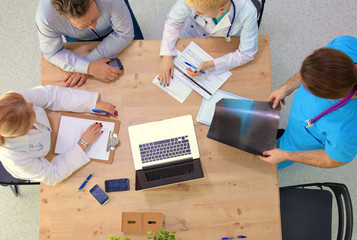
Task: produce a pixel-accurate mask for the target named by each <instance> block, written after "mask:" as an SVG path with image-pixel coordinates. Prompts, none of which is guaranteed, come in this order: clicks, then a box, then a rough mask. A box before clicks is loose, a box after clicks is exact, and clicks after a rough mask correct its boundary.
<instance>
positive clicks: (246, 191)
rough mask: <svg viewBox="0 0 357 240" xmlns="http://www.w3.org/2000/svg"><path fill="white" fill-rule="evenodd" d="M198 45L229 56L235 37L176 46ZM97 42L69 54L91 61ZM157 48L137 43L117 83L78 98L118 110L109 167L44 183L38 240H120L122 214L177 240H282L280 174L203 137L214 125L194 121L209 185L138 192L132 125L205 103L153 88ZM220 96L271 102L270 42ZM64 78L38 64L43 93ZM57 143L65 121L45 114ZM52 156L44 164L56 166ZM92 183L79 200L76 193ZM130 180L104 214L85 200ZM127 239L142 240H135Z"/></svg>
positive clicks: (92, 86) (264, 41) (156, 43)
mask: <svg viewBox="0 0 357 240" xmlns="http://www.w3.org/2000/svg"><path fill="white" fill-rule="evenodd" d="M192 40H193V41H194V42H196V43H197V44H198V45H199V46H200V47H201V48H203V49H204V50H205V51H206V52H208V53H209V54H210V55H211V56H212V57H218V56H222V55H223V54H225V53H228V52H232V51H234V50H235V49H236V47H237V46H238V43H239V37H234V38H232V42H231V43H227V42H226V41H225V40H224V38H198V39H180V40H179V41H178V43H177V47H178V49H179V50H183V49H184V48H185V47H186V46H187V45H188V44H189V43H190V42H191V41H192ZM96 44H97V43H95V42H92V43H70V44H67V45H66V47H67V48H69V49H71V50H73V51H74V52H77V53H79V54H82V55H84V54H86V52H88V51H89V49H92V48H94V47H95V46H96ZM159 48H160V40H138V41H133V43H132V44H131V45H130V46H128V47H127V48H126V49H125V50H124V51H123V52H122V53H120V55H119V58H120V60H121V62H122V64H123V65H124V68H125V71H124V74H123V75H122V76H120V77H119V79H117V80H116V81H115V82H114V83H111V84H105V83H102V82H100V81H98V80H95V79H88V80H87V82H86V84H85V85H83V86H82V87H81V88H80V89H84V90H89V91H98V92H99V93H100V94H101V100H104V101H108V102H111V103H113V104H115V105H116V107H117V110H118V112H119V115H118V117H117V119H118V120H120V121H121V127H120V131H119V139H120V141H121V146H120V147H119V148H117V149H116V151H115V155H114V161H113V163H112V164H104V163H97V162H90V163H89V164H87V165H86V166H84V167H83V168H81V169H79V170H78V171H76V172H75V173H74V174H72V176H70V177H69V178H68V179H66V180H64V181H63V182H61V183H59V184H57V185H56V186H47V185H44V184H41V193H40V236H39V237H40V239H106V238H107V237H109V235H115V234H120V235H121V236H122V235H123V233H121V214H122V212H161V213H163V214H164V227H165V228H166V229H167V230H169V231H173V230H176V231H177V237H178V238H177V239H179V238H180V239H181V240H190V239H194V240H199V239H205V240H210V239H212V240H218V239H221V238H222V237H231V236H237V235H245V236H247V237H248V239H265V240H267V239H272V240H278V239H281V224H280V202H279V188H278V175H277V167H276V166H275V165H270V164H268V163H265V162H262V161H261V160H260V159H259V158H258V157H257V156H254V155H251V154H248V153H245V152H243V151H240V150H238V149H235V148H232V147H229V146H227V145H224V144H222V143H219V142H216V141H213V140H211V139H208V138H207V137H206V135H207V132H208V126H206V125H203V124H200V123H198V122H196V121H194V125H195V131H196V136H197V141H198V146H199V151H200V156H201V162H202V167H203V171H204V174H205V177H204V178H203V179H199V180H195V181H191V182H184V183H179V184H174V185H170V186H166V187H162V188H157V189H149V190H145V191H135V190H134V189H135V170H134V164H133V159H132V155H131V149H130V143H129V136H128V126H130V125H135V124H140V123H145V122H150V121H156V120H162V119H166V118H171V117H176V116H181V115H186V114H191V115H192V116H193V118H194V119H195V118H196V115H197V112H198V109H199V107H200V104H201V101H202V97H201V96H200V95H199V94H198V93H196V92H195V91H192V93H191V94H190V95H189V97H188V98H187V99H186V101H185V102H184V103H183V104H181V103H179V102H178V101H176V100H175V99H174V98H172V97H171V96H169V95H168V94H166V93H165V92H164V91H162V90H161V89H159V88H158V87H157V86H155V85H154V84H153V83H152V80H153V79H154V77H155V76H156V73H157V70H158V66H159V63H160V57H159V56H158V54H159ZM231 72H232V73H233V75H232V76H231V77H230V78H229V79H228V80H227V82H226V83H225V84H224V85H223V86H222V87H221V89H222V90H225V91H229V92H231V93H234V94H237V95H241V96H243V97H248V98H251V99H254V100H267V98H268V96H269V94H270V93H271V90H272V79H271V67H270V47H269V37H268V36H259V50H258V52H257V54H256V55H255V60H254V61H252V62H250V63H248V64H246V65H244V66H241V67H238V68H235V69H234V70H232V71H231ZM64 75H65V72H64V71H62V70H61V69H59V68H57V67H55V66H54V65H52V64H50V63H49V62H48V61H47V60H45V59H44V58H43V56H42V59H41V82H42V85H48V84H52V85H59V86H62V85H63V83H62V82H61V79H62V77H63V76H64ZM48 115H49V118H50V122H51V125H52V128H53V136H52V140H53V141H54V140H55V139H56V129H57V128H58V121H59V113H56V112H51V111H48ZM52 156H53V154H49V155H48V159H51V157H52ZM91 172H94V176H93V177H92V178H91V180H90V181H89V182H88V184H87V185H86V186H85V187H84V189H83V190H82V191H80V192H77V189H78V187H79V186H80V185H81V183H82V182H83V181H84V179H85V178H86V177H87V176H88V175H89V173H91ZM116 178H129V179H130V187H131V189H130V191H126V192H114V193H108V195H109V197H110V198H111V200H110V201H109V203H108V204H107V205H105V206H101V205H100V204H98V203H97V202H96V200H95V199H94V198H93V197H92V196H91V195H90V194H89V192H88V190H89V188H90V187H91V186H92V185H93V184H96V183H97V184H98V185H99V186H100V187H101V188H102V189H104V181H105V180H106V179H116ZM129 236H130V237H131V238H130V239H131V240H136V239H146V235H140V234H129Z"/></svg>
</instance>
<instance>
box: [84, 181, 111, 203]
mask: <svg viewBox="0 0 357 240" xmlns="http://www.w3.org/2000/svg"><path fill="white" fill-rule="evenodd" d="M89 192H90V194H92V196H93V197H94V198H95V199H96V200H97V201H98V202H99V203H100V205H104V204H106V203H107V202H108V201H109V199H110V198H109V197H108V195H107V194H105V192H104V191H103V190H102V189H101V188H100V187H99V186H98V184H95V185H94V186H93V187H91V188H90V189H89Z"/></svg>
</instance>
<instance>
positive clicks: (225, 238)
mask: <svg viewBox="0 0 357 240" xmlns="http://www.w3.org/2000/svg"><path fill="white" fill-rule="evenodd" d="M236 238H239V239H241V238H247V236H242V235H239V236H236V237H223V238H221V240H229V239H236Z"/></svg>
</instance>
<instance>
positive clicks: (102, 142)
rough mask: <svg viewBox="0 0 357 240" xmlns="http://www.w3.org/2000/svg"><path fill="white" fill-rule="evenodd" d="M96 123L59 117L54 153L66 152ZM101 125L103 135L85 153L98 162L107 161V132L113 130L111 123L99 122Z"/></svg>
mask: <svg viewBox="0 0 357 240" xmlns="http://www.w3.org/2000/svg"><path fill="white" fill-rule="evenodd" d="M95 122H97V121H96V120H89V119H83V118H76V117H69V116H61V122H60V126H59V129H58V136H57V142H56V149H55V153H58V154H61V153H64V152H66V151H68V150H69V149H70V148H71V147H72V146H73V145H74V144H77V142H78V140H79V139H80V138H81V136H82V134H83V132H84V131H85V130H87V128H88V127H89V126H90V125H91V124H93V123H95ZM100 122H101V123H102V124H103V128H102V131H103V134H102V135H100V136H99V137H98V138H97V139H96V140H95V141H94V143H93V144H91V145H89V147H88V150H87V151H86V153H87V155H88V157H89V158H95V159H100V160H109V154H110V151H108V152H107V151H106V150H107V144H108V137H109V132H110V131H112V132H113V130H114V125H115V124H114V123H113V122H105V121H100Z"/></svg>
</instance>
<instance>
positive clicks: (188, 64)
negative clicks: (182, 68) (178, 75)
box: [184, 62, 205, 74]
mask: <svg viewBox="0 0 357 240" xmlns="http://www.w3.org/2000/svg"><path fill="white" fill-rule="evenodd" d="M184 63H185V64H186V65H187V66H190V67H192V68H193V69H197V68H196V67H195V66H193V65H192V64H190V63H188V62H184ZM200 73H202V74H205V72H204V71H202V70H201V71H200Z"/></svg>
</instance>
